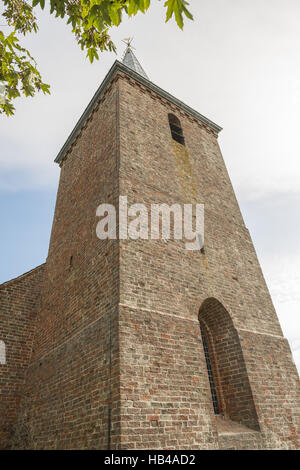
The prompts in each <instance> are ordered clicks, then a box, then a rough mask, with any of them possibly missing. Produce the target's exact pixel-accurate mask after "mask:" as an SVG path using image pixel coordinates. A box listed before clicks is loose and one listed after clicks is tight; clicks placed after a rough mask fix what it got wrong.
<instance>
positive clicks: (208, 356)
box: [200, 323, 220, 415]
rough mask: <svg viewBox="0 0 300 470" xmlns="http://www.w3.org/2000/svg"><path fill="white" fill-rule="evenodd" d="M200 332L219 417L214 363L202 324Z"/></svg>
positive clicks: (211, 390)
mask: <svg viewBox="0 0 300 470" xmlns="http://www.w3.org/2000/svg"><path fill="white" fill-rule="evenodd" d="M200 330H201V336H202V343H203V349H204V355H205V361H206V367H207V372H208V380H209V385H210V392H211V398H212V402H213V407H214V412H215V414H216V415H219V414H220V407H219V403H218V396H217V390H216V384H215V379H214V374H213V370H212V361H211V358H210V353H209V349H208V340H207V338H206V334H205V331H204V327H203V326H201V323H200Z"/></svg>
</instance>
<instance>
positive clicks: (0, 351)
mask: <svg viewBox="0 0 300 470" xmlns="http://www.w3.org/2000/svg"><path fill="white" fill-rule="evenodd" d="M0 364H6V351H5V343H4V341H0Z"/></svg>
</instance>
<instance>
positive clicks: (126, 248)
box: [0, 44, 300, 449]
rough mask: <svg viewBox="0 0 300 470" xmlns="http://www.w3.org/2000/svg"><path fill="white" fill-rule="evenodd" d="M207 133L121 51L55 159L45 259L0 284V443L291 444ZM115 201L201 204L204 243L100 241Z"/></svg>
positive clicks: (208, 124) (242, 241)
mask: <svg viewBox="0 0 300 470" xmlns="http://www.w3.org/2000/svg"><path fill="white" fill-rule="evenodd" d="M220 131H221V128H220V127H219V126H218V125H216V124H215V123H213V122H212V121H210V120H209V119H207V118H206V117H204V116H203V115H201V114H199V113H198V112H197V111H195V110H193V109H191V108H190V107H188V106H187V105H185V104H184V103H182V102H181V101H179V100H178V99H177V98H175V97H174V96H171V95H170V94H169V93H168V92H166V91H164V90H162V89H161V88H159V87H158V86H156V85H155V84H154V83H153V82H152V81H151V80H150V79H149V78H148V77H147V75H146V73H145V72H144V70H143V68H142V67H141V65H140V63H139V61H138V60H137V58H136V56H135V55H134V53H133V50H132V48H131V46H130V45H129V44H128V46H127V49H126V52H125V55H124V58H123V62H119V61H116V62H115V63H114V64H113V66H112V68H111V69H110V71H109V72H108V74H107V76H106V77H105V79H104V81H103V83H102V84H101V85H100V87H99V89H98V90H97V92H96V94H95V95H94V97H93V98H92V100H91V102H90V103H89V105H88V106H87V108H86V110H85V111H84V113H83V115H82V116H81V118H80V120H79V121H78V123H77V125H76V126H75V128H74V130H73V131H72V133H71V135H70V136H69V138H68V139H67V141H66V143H65V144H64V146H63V147H62V149H61V151H60V153H59V155H58V156H57V158H56V160H55V161H56V162H57V163H58V164H59V165H60V167H61V175H60V182H59V188H58V194H57V201H56V208H55V215H54V220H53V227H52V233H51V240H50V246H49V252H48V257H47V260H46V263H45V264H44V265H42V266H40V267H38V268H37V269H36V270H33V271H31V272H30V273H27V274H25V275H23V276H21V277H20V278H17V279H16V280H13V281H10V282H8V283H5V284H3V285H2V286H0V306H1V313H0V325H3V331H6V335H2V336H3V337H1V336H0V340H4V341H5V340H6V355H7V364H6V366H5V367H6V369H5V374H6V375H3V370H4V369H1V367H4V366H1V365H0V374H1V373H2V376H1V375H0V384H1V386H2V384H4V388H3V390H4V394H3V399H2V398H1V405H0V412H1V413H2V416H3V419H2V422H3V423H4V425H2V428H1V424H0V441H1V438H2V442H0V447H1V446H2V448H3V447H6V448H29V449H297V448H298V449H299V448H300V442H299V431H300V429H299V405H300V400H299V378H298V374H297V371H296V367H295V365H294V363H293V359H292V355H291V351H290V348H289V345H288V342H287V340H286V339H285V338H284V336H283V334H282V331H281V328H280V325H279V322H278V319H277V316H276V312H275V310H274V307H273V304H272V300H271V298H270V294H269V292H268V289H267V286H266V283H265V280H264V278H263V274H262V272H261V269H260V266H259V262H258V260H257V257H256V253H255V250H254V247H253V244H252V241H251V238H250V235H249V232H248V230H247V228H246V227H245V224H244V221H243V218H242V215H241V213H240V210H239V206H238V203H237V200H236V197H235V194H234V191H233V188H232V185H231V183H230V179H229V176H228V173H227V170H226V167H225V164H224V161H223V158H222V155H221V152H220V148H219V145H218V133H219V132H220ZM120 196H122V197H126V198H127V205H128V207H129V206H132V205H133V204H143V205H144V206H145V207H146V208H147V209H149V214H150V208H151V207H152V205H153V204H165V205H167V206H169V207H171V206H172V205H174V204H177V205H179V206H180V207H183V205H184V204H192V205H193V206H195V205H196V204H204V215H205V216H204V220H205V238H204V245H203V246H202V247H201V249H198V250H187V249H186V240H184V239H174V238H171V239H169V240H166V239H163V238H162V237H159V238H156V239H150V237H149V239H142V238H139V239H131V238H126V237H125V236H123V237H118V236H117V237H116V238H113V237H111V238H107V239H100V238H99V237H97V234H96V229H97V224H98V222H99V217H98V216H97V213H96V211H97V208H98V207H99V205H100V204H104V203H106V204H111V205H113V206H114V207H115V208H116V213H117V214H118V211H119V209H120V207H119V201H120ZM120 224H121V220H119V219H117V229H118V228H120ZM117 232H118V230H117ZM123 235H124V233H123ZM20 299H21V303H20ZM21 320H22V321H21ZM17 322H19V323H17ZM13 323H14V324H15V325H16V324H17V325H18V328H16V327H14V328H13V329H10V328H12V325H13ZM22 325H24V326H25V325H26V328H25V327H24V328H23V329H22ZM11 338H13V339H12V340H11ZM20 344H22V350H20V348H21V346H20ZM18 345H19V346H18ZM12 346H13V347H12ZM18 348H19V349H18ZM22 351H23V352H24V351H25V353H26V354H25V356H22V360H17V359H18V358H20V354H21V353H22ZM16 361H17V362H16ZM16 364H17V365H18V366H16ZM16 367H18V380H17V381H16V379H15V377H16V374H15V369H14V368H16ZM5 377H9V378H10V379H9V380H10V382H9V384H6V382H5V380H6V381H7V379H5ZM5 384H6V385H5ZM5 387H6V388H5ZM0 422H1V419H0Z"/></svg>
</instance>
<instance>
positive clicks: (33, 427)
mask: <svg viewBox="0 0 300 470" xmlns="http://www.w3.org/2000/svg"><path fill="white" fill-rule="evenodd" d="M117 112H118V87H117V86H116V85H115V84H112V85H111V86H110V88H109V89H107V90H106V93H105V95H103V96H102V98H101V101H100V103H98V105H97V107H96V109H95V110H94V113H93V114H92V116H91V117H90V120H89V121H88V123H87V124H86V125H85V127H84V129H82V131H81V133H80V135H78V136H77V140H76V142H74V144H73V146H72V148H71V149H70V151H69V154H68V156H67V158H66V160H65V161H64V162H63V164H62V169H61V175H60V182H59V188H58V194H57V202H56V208H55V215H54V221H53V227H52V233H51V240H50V247H49V253H48V258H47V263H46V265H47V269H46V273H45V285H44V289H43V292H42V299H43V301H42V306H41V310H40V314H39V319H38V329H37V335H36V338H35V345H34V353H33V356H32V359H31V361H30V364H29V367H28V372H27V381H26V386H25V392H24V397H23V400H22V404H21V413H20V415H19V421H18V432H17V433H16V435H15V438H14V444H13V445H14V447H17V448H42V449H44V448H63V449H69V448H71V449H78V448H98V449H103V448H108V447H109V446H113V445H115V442H114V441H115V439H116V438H117V436H118V426H119V424H118V414H119V413H118V380H119V373H118V367H119V366H118V354H117V352H118V334H117V320H118V310H117V305H118V290H119V287H118V275H119V274H118V273H119V265H118V257H119V251H118V242H117V241H115V240H99V239H98V238H97V236H96V224H97V222H98V220H99V219H98V218H97V217H96V209H97V206H98V205H99V204H100V203H101V202H111V203H117V200H118V199H117V198H118V178H117V171H118V159H117V157H118V120H117Z"/></svg>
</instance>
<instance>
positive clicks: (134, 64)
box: [122, 37, 149, 80]
mask: <svg viewBox="0 0 300 470" xmlns="http://www.w3.org/2000/svg"><path fill="white" fill-rule="evenodd" d="M132 41H133V38H130V37H129V38H124V39H123V40H122V42H124V43H125V44H126V49H125V52H124V55H123V59H122V62H123V64H124V65H126V67H128V68H130V69H131V70H133V71H134V72H136V73H139V74H140V75H142V76H143V77H144V78H147V80H149V78H148V76H147V74H146V72H145V71H144V69H143V67H142V66H141V64H140V63H139V61H138V60H137V58H136V56H135V55H134V53H133V49H135V48H134V47H133V46H132V45H131V43H132Z"/></svg>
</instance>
